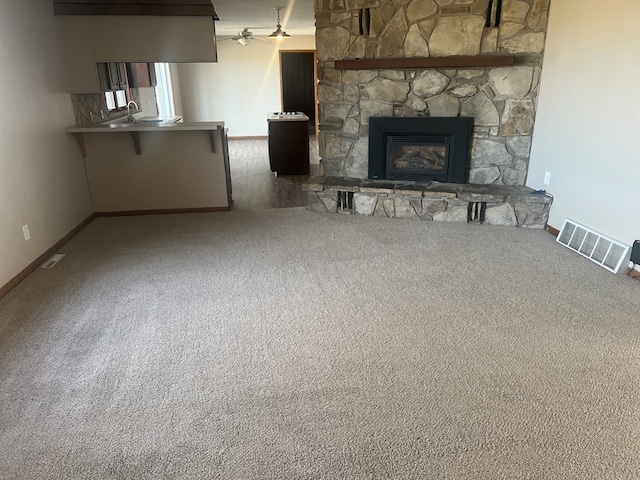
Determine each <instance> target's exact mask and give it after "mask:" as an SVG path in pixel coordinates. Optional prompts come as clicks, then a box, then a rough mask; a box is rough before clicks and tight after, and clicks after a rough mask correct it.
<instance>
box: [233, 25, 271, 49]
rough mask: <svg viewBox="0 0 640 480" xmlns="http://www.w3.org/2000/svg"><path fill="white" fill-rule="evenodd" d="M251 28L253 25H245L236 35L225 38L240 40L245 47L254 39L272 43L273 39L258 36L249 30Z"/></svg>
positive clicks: (240, 43)
mask: <svg viewBox="0 0 640 480" xmlns="http://www.w3.org/2000/svg"><path fill="white" fill-rule="evenodd" d="M250 28H251V27H245V28H243V29H242V31H241V32H238V35H236V36H235V37H230V38H225V39H224V40H233V41H234V42H238V44H239V45H243V46H245V47H246V46H247V45H249V42H251V41H253V40H258V41H259V42H262V43H266V44H268V45H271V43H272V42H271V40H269V39H267V38H260V37H256V36H255V35H254V34H253V32H250V31H249V29H250Z"/></svg>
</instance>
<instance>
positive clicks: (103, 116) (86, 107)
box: [71, 88, 142, 125]
mask: <svg viewBox="0 0 640 480" xmlns="http://www.w3.org/2000/svg"><path fill="white" fill-rule="evenodd" d="M130 92H131V100H133V101H134V102H136V103H137V104H138V106H139V107H140V109H139V110H134V111H133V113H135V112H140V111H141V110H142V105H141V103H140V92H139V91H138V89H137V88H131V89H130ZM71 104H72V106H73V114H74V115H75V117H76V125H90V124H92V123H102V122H108V121H109V120H116V119H118V118H122V117H125V116H126V115H127V110H126V109H124V110H122V109H121V110H113V111H111V112H110V111H109V110H108V109H107V101H106V99H105V97H104V93H87V94H75V93H73V94H71Z"/></svg>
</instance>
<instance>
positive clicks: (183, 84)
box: [176, 36, 315, 137]
mask: <svg viewBox="0 0 640 480" xmlns="http://www.w3.org/2000/svg"><path fill="white" fill-rule="evenodd" d="M280 49H281V50H315V37H313V36H298V37H292V38H288V39H286V40H283V41H282V42H274V43H273V44H272V45H267V44H264V43H262V42H259V41H257V40H253V41H252V42H251V43H250V44H249V45H248V46H246V47H244V46H242V45H238V44H237V43H236V42H233V41H231V40H225V41H221V42H218V63H182V64H178V65H177V69H176V70H177V72H178V75H179V85H180V97H181V99H180V102H179V103H180V104H181V106H182V115H183V116H184V118H185V121H190V122H195V121H224V122H225V123H226V125H227V127H228V128H229V136H231V137H234V136H256V135H266V134H267V121H266V118H267V114H268V113H269V112H275V111H280V110H281V100H280V63H279V62H280V59H279V53H278V51H279V50H280Z"/></svg>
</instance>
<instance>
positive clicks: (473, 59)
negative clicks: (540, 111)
mask: <svg viewBox="0 0 640 480" xmlns="http://www.w3.org/2000/svg"><path fill="white" fill-rule="evenodd" d="M514 62H515V56H513V55H473V56H471V55H469V56H465V55H460V56H453V57H410V58H363V59H358V60H336V70H384V69H391V68H392V69H398V68H474V67H509V66H512V65H513V64H514Z"/></svg>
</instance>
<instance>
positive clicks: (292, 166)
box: [268, 113, 309, 175]
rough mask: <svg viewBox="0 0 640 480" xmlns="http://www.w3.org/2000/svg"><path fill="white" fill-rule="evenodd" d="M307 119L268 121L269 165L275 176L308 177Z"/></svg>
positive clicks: (297, 116)
mask: <svg viewBox="0 0 640 480" xmlns="http://www.w3.org/2000/svg"><path fill="white" fill-rule="evenodd" d="M308 125H309V117H307V116H306V115H302V114H299V113H298V114H295V116H293V118H291V119H289V120H286V119H270V120H269V142H268V144H269V145H268V146H269V164H270V166H271V171H272V172H275V173H276V174H277V175H309V128H308Z"/></svg>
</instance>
